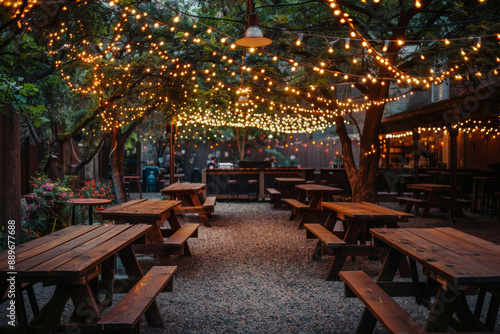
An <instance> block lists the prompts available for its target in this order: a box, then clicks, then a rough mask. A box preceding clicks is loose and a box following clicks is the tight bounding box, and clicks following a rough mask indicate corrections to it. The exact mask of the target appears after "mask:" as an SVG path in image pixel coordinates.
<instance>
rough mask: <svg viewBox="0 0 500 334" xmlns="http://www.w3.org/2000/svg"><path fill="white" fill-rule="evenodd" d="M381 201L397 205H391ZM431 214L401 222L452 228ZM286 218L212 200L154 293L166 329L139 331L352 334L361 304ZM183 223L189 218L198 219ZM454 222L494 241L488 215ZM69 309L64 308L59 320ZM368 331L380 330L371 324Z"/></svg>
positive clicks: (368, 265) (422, 313)
mask: <svg viewBox="0 0 500 334" xmlns="http://www.w3.org/2000/svg"><path fill="white" fill-rule="evenodd" d="M382 205H384V206H388V207H392V208H395V209H401V208H400V207H398V205H397V204H395V203H382ZM433 214H434V215H435V216H436V217H437V218H428V219H420V218H418V219H417V218H416V219H411V220H410V222H409V223H405V224H401V226H405V227H406V226H407V227H426V226H451V225H450V224H449V223H448V221H447V220H446V219H444V217H445V216H446V215H445V214H441V213H440V212H438V211H436V212H433ZM288 216H289V210H275V209H272V208H271V206H270V205H269V203H255V202H252V203H224V202H218V203H217V205H216V207H215V215H214V218H213V220H212V227H210V228H207V227H204V226H202V227H200V229H199V236H198V238H197V239H190V240H189V244H190V247H191V251H192V253H193V256H192V257H174V263H175V264H176V265H177V266H178V271H177V274H176V275H175V279H174V292H170V293H162V294H160V296H159V297H158V298H157V300H158V303H159V306H160V309H161V313H162V316H163V319H164V321H165V323H166V328H165V329H158V328H153V327H149V326H147V324H145V323H144V324H143V326H142V331H143V333H217V334H219V333H354V331H355V329H356V326H357V323H358V320H359V317H360V315H361V313H362V311H363V305H362V303H361V302H360V301H359V300H357V299H356V298H344V297H343V295H344V293H343V290H344V286H343V283H342V282H331V281H330V282H329V281H325V276H326V273H327V271H328V268H329V265H330V263H331V257H324V259H325V260H324V261H320V262H318V261H312V260H311V255H312V253H313V249H314V247H315V242H316V241H314V240H308V239H306V235H305V234H306V233H305V231H304V230H298V229H297V226H298V221H289V220H288ZM183 220H184V222H191V221H192V222H196V221H198V217H196V216H185V217H184V218H183ZM454 227H455V228H459V229H463V230H464V231H466V232H468V233H471V234H474V235H477V236H479V237H483V238H485V239H488V240H491V241H493V242H497V243H499V241H500V224H499V222H498V221H493V220H492V219H489V220H485V221H478V220H464V221H460V223H459V224H457V225H454ZM139 260H140V262H141V264H142V266H143V267H144V270H148V269H149V268H150V267H151V266H152V265H159V262H158V261H157V260H156V259H154V258H152V257H149V256H141V257H139ZM380 266H381V264H380V262H377V261H370V260H368V259H358V260H356V261H352V260H351V259H348V261H347V263H346V267H345V269H347V270H349V269H352V270H365V271H366V272H367V273H368V274H369V275H370V276H372V277H375V275H376V274H377V272H378V271H379V269H380ZM37 290H38V293H39V295H41V302H42V303H43V302H44V300H47V298H49V296H50V294H51V292H52V288H50V287H49V288H41V287H39V288H38V289H37ZM397 301H398V303H399V304H400V305H401V306H402V307H403V308H404V309H406V310H407V311H408V312H409V313H410V314H411V315H412V316H413V317H414V318H415V320H417V321H418V322H419V323H421V324H422V325H423V324H424V323H425V319H426V316H427V310H426V309H425V308H424V307H420V306H417V305H416V304H415V302H414V300H413V299H412V298H399V299H397ZM5 305H6V304H3V305H1V306H0V307H2V309H5V308H4V307H3V306H5ZM70 314H71V306H68V308H67V311H66V314H65V317H66V318H69V315H70ZM1 322H3V319H2V321H1ZM498 323H500V321H498V320H497V327H498ZM497 330H500V328H498V329H497ZM375 333H385V331H384V330H383V329H382V328H381V327H380V325H377V327H376V330H375Z"/></svg>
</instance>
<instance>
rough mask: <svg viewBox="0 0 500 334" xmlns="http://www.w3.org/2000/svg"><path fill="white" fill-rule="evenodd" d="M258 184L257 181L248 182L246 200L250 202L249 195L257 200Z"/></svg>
mask: <svg viewBox="0 0 500 334" xmlns="http://www.w3.org/2000/svg"><path fill="white" fill-rule="evenodd" d="M258 183H259V181H257V180H248V200H250V195H255V199H256V200H257V199H258V198H259V195H258V193H257V192H258V191H257V190H258V186H257V185H258Z"/></svg>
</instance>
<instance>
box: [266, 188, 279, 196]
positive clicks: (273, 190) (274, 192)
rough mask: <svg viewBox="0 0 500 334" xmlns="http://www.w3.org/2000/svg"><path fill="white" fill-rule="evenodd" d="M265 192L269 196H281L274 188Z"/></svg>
mask: <svg viewBox="0 0 500 334" xmlns="http://www.w3.org/2000/svg"><path fill="white" fill-rule="evenodd" d="M266 190H267V192H268V193H270V194H271V195H281V192H280V191H278V190H276V189H274V188H266Z"/></svg>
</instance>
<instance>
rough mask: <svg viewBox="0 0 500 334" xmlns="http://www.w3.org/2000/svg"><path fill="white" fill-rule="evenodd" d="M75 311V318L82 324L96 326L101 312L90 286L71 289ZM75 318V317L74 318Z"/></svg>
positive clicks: (77, 286)
mask: <svg viewBox="0 0 500 334" xmlns="http://www.w3.org/2000/svg"><path fill="white" fill-rule="evenodd" d="M69 291H70V295H71V299H72V300H73V305H75V311H74V313H73V316H74V317H75V318H76V319H77V321H78V323H81V324H95V323H96V322H97V321H98V320H99V319H100V318H101V312H99V307H98V306H97V302H96V300H95V298H94V296H93V294H92V290H91V289H90V286H89V285H88V284H75V285H72V286H71V287H69ZM72 318H73V317H72Z"/></svg>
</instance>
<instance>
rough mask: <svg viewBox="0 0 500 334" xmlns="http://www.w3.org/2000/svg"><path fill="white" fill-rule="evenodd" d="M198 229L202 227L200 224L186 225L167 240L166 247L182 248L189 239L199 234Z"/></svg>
mask: <svg viewBox="0 0 500 334" xmlns="http://www.w3.org/2000/svg"><path fill="white" fill-rule="evenodd" d="M198 227H200V224H184V225H183V226H182V227H181V228H180V229H178V230H177V231H176V232H175V233H174V234H173V235H171V236H170V237H169V238H167V239H165V241H164V245H166V246H182V245H183V244H184V243H185V242H186V241H187V239H189V238H190V237H191V236H192V235H193V234H195V233H196V232H197V230H198Z"/></svg>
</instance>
